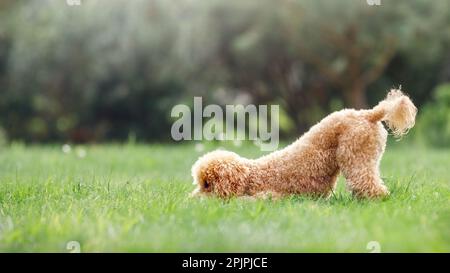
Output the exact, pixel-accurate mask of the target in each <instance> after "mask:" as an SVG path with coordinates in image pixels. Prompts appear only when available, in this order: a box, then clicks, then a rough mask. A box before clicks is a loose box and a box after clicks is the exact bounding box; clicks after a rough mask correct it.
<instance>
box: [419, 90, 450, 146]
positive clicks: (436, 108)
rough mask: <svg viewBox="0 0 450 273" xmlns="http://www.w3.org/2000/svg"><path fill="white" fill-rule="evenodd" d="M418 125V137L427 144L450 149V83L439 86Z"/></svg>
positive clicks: (421, 114) (424, 108) (423, 110)
mask: <svg viewBox="0 0 450 273" xmlns="http://www.w3.org/2000/svg"><path fill="white" fill-rule="evenodd" d="M421 112H422V113H420V116H419V119H418V123H417V130H416V131H417V135H418V137H419V139H420V140H422V141H424V142H425V143H426V144H428V145H431V146H436V147H450V83H446V84H443V85H439V86H438V87H437V88H436V89H435V91H434V94H433V101H431V102H429V103H428V104H426V105H425V106H424V107H423V109H422V111H421Z"/></svg>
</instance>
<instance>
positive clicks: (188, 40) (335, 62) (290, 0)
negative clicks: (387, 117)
mask: <svg viewBox="0 0 450 273" xmlns="http://www.w3.org/2000/svg"><path fill="white" fill-rule="evenodd" d="M449 10H450V1H448V0H434V1H427V0H396V1H383V0H382V2H381V5H380V6H370V5H368V4H367V2H366V1H364V0H340V1H335V0H304V1H300V0H298V1H296V0H280V1H272V0H247V1H242V0H239V1H237V0H208V1H206V0H205V1H200V0H197V1H196V0H174V1H167V0H147V1H143V0H133V1H125V0H122V1H119V0H108V1H105V0H81V5H79V6H71V5H68V4H67V3H66V1H62V0H22V1H20V0H0V142H2V143H7V142H9V141H16V140H19V141H24V142H31V143H35V142H39V143H41V142H73V143H92V142H94V143H96V142H103V141H108V142H109V141H125V140H127V139H130V138H133V139H137V140H138V141H171V138H170V127H171V124H172V122H173V119H171V117H170V110H171V108H172V107H173V106H174V105H176V104H179V103H186V104H192V97H193V96H203V98H204V103H206V104H210V103H217V104H220V105H225V104H249V103H253V104H257V105H259V104H278V105H280V107H281V109H282V113H281V114H282V116H281V124H280V125H281V135H282V137H284V138H286V139H289V138H292V137H295V136H298V135H299V134H300V133H302V132H304V131H305V130H307V129H308V128H309V127H310V126H311V125H312V124H314V123H315V122H317V121H319V120H320V119H321V118H323V117H324V116H325V115H326V114H328V113H330V112H331V111H335V110H338V109H340V108H342V107H353V108H365V107H372V106H373V105H374V104H376V103H377V102H378V101H379V100H380V99H382V98H383V97H384V96H385V94H386V91H387V90H389V89H390V88H393V87H399V85H401V87H402V89H403V90H405V91H407V92H408V94H410V96H411V97H412V98H413V100H414V102H415V103H416V104H417V106H418V107H419V116H418V123H417V128H415V129H414V130H413V135H412V136H410V139H413V140H417V141H419V142H421V143H427V144H430V145H435V146H450V85H449V82H450V16H449Z"/></svg>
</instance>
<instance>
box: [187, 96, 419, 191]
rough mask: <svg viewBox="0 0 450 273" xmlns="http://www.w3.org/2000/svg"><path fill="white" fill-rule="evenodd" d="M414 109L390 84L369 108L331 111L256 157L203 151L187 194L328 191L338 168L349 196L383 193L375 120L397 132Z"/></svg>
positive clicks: (381, 141) (382, 134)
mask: <svg viewBox="0 0 450 273" xmlns="http://www.w3.org/2000/svg"><path fill="white" fill-rule="evenodd" d="M416 114H417V108H416V107H415V106H414V104H413V103H412V101H411V100H410V99H409V97H408V96H406V95H404V94H403V93H402V92H401V91H400V90H395V89H393V90H391V91H390V92H389V93H388V95H387V97H386V99H384V100H383V101H381V102H380V103H379V104H378V105H377V106H375V107H374V108H373V109H370V110H354V109H344V110H341V111H338V112H334V113H332V114H330V115H329V116H327V117H325V118H324V119H323V120H322V121H320V122H319V123H318V124H316V125H314V126H313V127H312V128H311V129H310V130H309V131H308V132H307V133H305V134H304V135H303V136H301V137H300V138H299V139H298V140H296V141H295V142H294V143H292V144H290V145H289V146H287V147H285V148H284V149H282V150H278V151H275V152H273V153H270V154H268V155H265V156H262V157H260V158H258V159H247V158H243V157H240V156H239V155H237V154H236V153H233V152H228V151H220V150H219V151H213V152H210V153H207V154H205V155H203V156H202V157H200V158H199V159H198V160H197V162H196V163H195V164H194V165H193V167H192V176H193V179H194V184H196V185H197V188H196V189H195V190H194V192H193V193H192V194H191V196H198V195H214V196H218V197H220V198H224V199H227V198H230V197H233V196H251V197H267V196H272V197H274V198H277V197H283V196H286V195H292V194H303V195H310V196H316V197H328V196H330V194H331V193H332V191H333V190H334V188H335V186H336V181H337V178H338V175H339V174H340V173H342V174H343V175H344V177H345V179H346V185H347V188H348V189H349V190H350V191H351V192H352V194H353V195H354V196H356V197H358V198H377V197H383V196H386V195H388V194H389V191H388V189H387V188H386V186H385V185H384V183H383V181H382V179H381V178H380V171H379V165H380V160H381V156H382V154H383V152H384V149H385V146H386V140H387V135H388V133H387V131H386V129H385V128H384V126H383V124H382V123H381V122H382V121H384V122H385V123H386V125H387V127H388V128H389V129H390V130H391V131H392V133H393V134H394V136H396V137H401V136H403V135H404V134H406V133H407V132H408V130H409V129H411V128H412V127H413V126H414V123H415V117H416Z"/></svg>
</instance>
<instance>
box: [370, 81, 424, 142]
mask: <svg viewBox="0 0 450 273" xmlns="http://www.w3.org/2000/svg"><path fill="white" fill-rule="evenodd" d="M416 114H417V108H416V106H414V103H413V102H412V101H411V100H410V98H409V97H408V96H407V95H405V94H403V92H402V91H400V90H398V89H392V90H391V91H390V92H389V93H388V94H387V97H386V99H384V100H382V101H381V102H380V103H378V105H377V106H375V107H374V108H373V109H372V110H369V112H368V119H369V120H370V121H371V122H378V121H385V122H386V125H387V126H388V127H389V129H390V130H391V131H392V133H393V134H394V136H396V137H401V136H403V135H405V134H406V133H408V131H409V129H411V128H412V127H414V124H415V120H416Z"/></svg>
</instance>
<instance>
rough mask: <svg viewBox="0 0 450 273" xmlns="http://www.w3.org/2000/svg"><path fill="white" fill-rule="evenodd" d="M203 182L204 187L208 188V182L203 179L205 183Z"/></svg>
mask: <svg viewBox="0 0 450 273" xmlns="http://www.w3.org/2000/svg"><path fill="white" fill-rule="evenodd" d="M204 184H205V185H204V187H205V189H207V188H209V183H208V181H206V180H205V183H204Z"/></svg>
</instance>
